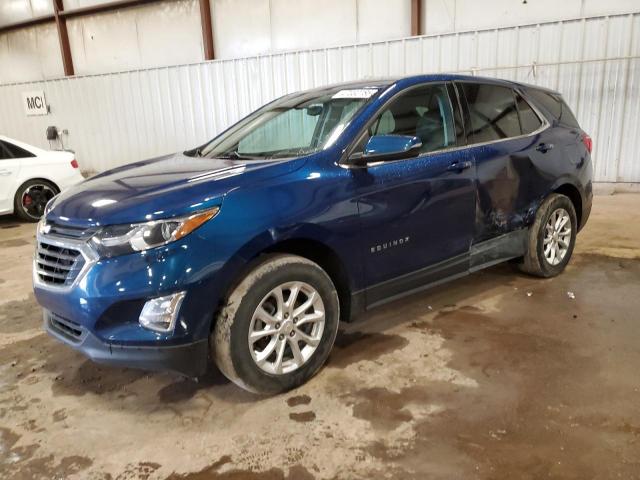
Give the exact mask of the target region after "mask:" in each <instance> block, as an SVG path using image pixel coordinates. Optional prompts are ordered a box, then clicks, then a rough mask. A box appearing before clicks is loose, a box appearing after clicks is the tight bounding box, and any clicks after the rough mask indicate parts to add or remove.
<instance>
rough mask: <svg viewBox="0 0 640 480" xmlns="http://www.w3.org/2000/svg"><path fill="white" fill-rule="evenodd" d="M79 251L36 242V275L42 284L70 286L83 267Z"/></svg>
mask: <svg viewBox="0 0 640 480" xmlns="http://www.w3.org/2000/svg"><path fill="white" fill-rule="evenodd" d="M84 261H85V260H84V257H83V256H82V254H81V253H80V251H79V250H75V249H73V248H67V247H59V246H57V245H53V244H50V243H46V242H38V247H37V249H36V273H37V274H38V277H39V278H40V280H41V281H42V282H43V283H47V284H50V285H58V286H65V285H70V284H71V283H73V281H74V280H75V278H76V276H77V275H78V273H80V270H82V267H83V265H84Z"/></svg>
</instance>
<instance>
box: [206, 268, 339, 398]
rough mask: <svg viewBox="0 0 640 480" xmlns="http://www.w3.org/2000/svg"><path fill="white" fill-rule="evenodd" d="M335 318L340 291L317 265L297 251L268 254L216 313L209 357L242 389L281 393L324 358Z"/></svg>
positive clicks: (333, 335)
mask: <svg viewBox="0 0 640 480" xmlns="http://www.w3.org/2000/svg"><path fill="white" fill-rule="evenodd" d="M339 318H340V307H339V301H338V294H337V292H336V289H335V287H334V285H333V282H332V281H331V278H329V276H328V275H327V274H326V272H325V271H324V270H323V269H322V268H320V266H319V265H317V264H316V263H314V262H312V261H310V260H307V259H305V258H302V257H298V256H295V255H269V256H266V257H265V258H264V259H263V260H262V261H261V262H260V263H259V264H258V265H257V266H256V267H255V268H254V269H253V270H252V271H251V272H250V273H249V274H248V275H247V276H246V277H245V278H244V279H243V280H242V281H241V282H240V284H239V285H238V286H237V287H236V288H235V289H234V290H233V292H232V293H231V295H229V298H228V300H227V303H226V305H225V306H224V307H223V309H222V310H221V312H220V314H219V315H218V318H217V321H216V324H215V326H214V329H213V333H212V339H211V346H212V349H213V352H212V353H213V358H214V359H215V362H216V364H217V366H218V368H219V369H220V370H221V371H222V373H223V374H224V375H225V376H226V377H227V378H229V380H231V381H233V382H234V383H235V384H237V385H238V386H240V387H242V388H244V389H245V390H249V391H251V392H254V393H260V394H275V393H279V392H284V391H287V390H290V389H292V388H295V387H297V386H299V385H301V384H302V383H304V382H306V381H307V380H308V379H309V378H311V377H312V376H313V375H314V374H315V373H316V372H317V371H318V370H319V369H320V367H321V366H322V365H323V364H324V362H325V361H326V360H327V357H328V356H329V353H330V351H331V348H332V347H333V342H334V341H335V338H336V334H337V331H338V320H339Z"/></svg>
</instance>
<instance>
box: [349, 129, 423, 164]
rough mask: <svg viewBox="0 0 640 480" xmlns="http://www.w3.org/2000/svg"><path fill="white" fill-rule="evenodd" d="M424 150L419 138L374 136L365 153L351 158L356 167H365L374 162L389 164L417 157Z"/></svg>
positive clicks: (365, 148)
mask: <svg viewBox="0 0 640 480" xmlns="http://www.w3.org/2000/svg"><path fill="white" fill-rule="evenodd" d="M420 148H422V141H421V140H420V139H419V138H418V137H411V136H407V135H374V136H373V137H371V138H370V139H369V141H368V142H367V145H366V146H365V147H364V152H363V153H361V154H355V155H352V156H351V157H350V160H351V162H352V163H353V164H354V165H361V166H364V165H366V164H367V163H373V162H388V161H390V160H400V159H403V158H412V157H417V156H418V155H419V154H420Z"/></svg>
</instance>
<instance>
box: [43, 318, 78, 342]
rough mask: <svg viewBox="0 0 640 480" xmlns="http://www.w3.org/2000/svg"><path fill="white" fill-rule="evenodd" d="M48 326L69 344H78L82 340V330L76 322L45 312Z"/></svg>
mask: <svg viewBox="0 0 640 480" xmlns="http://www.w3.org/2000/svg"><path fill="white" fill-rule="evenodd" d="M47 316H48V320H49V325H50V327H51V328H52V329H53V330H55V331H56V332H57V333H59V334H60V335H62V336H63V337H65V338H67V339H68V340H70V341H71V342H79V341H80V340H82V334H83V329H82V327H81V326H80V325H79V324H77V323H76V322H72V321H71V320H67V319H66V318H62V317H61V316H60V315H56V314H55V313H53V312H47Z"/></svg>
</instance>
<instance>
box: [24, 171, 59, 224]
mask: <svg viewBox="0 0 640 480" xmlns="http://www.w3.org/2000/svg"><path fill="white" fill-rule="evenodd" d="M30 191H31V196H33V197H34V198H33V199H31V202H32V203H30V204H29V205H30V206H25V205H24V203H23V199H24V197H25V195H27V194H28V193H29V192H30ZM59 192H60V190H59V189H58V187H56V186H55V185H54V184H53V183H51V182H49V181H47V180H27V181H26V182H24V183H23V184H22V185H20V188H18V190H17V191H16V194H15V196H14V197H13V211H14V213H15V214H16V216H17V217H18V218H19V219H20V220H24V221H26V222H37V221H39V220H40V217H42V215H43V214H44V207H45V206H46V205H47V202H48V201H49V200H51V199H52V198H53V197H54V196H55V195H57V194H58V193H59ZM31 196H30V197H29V198H31Z"/></svg>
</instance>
